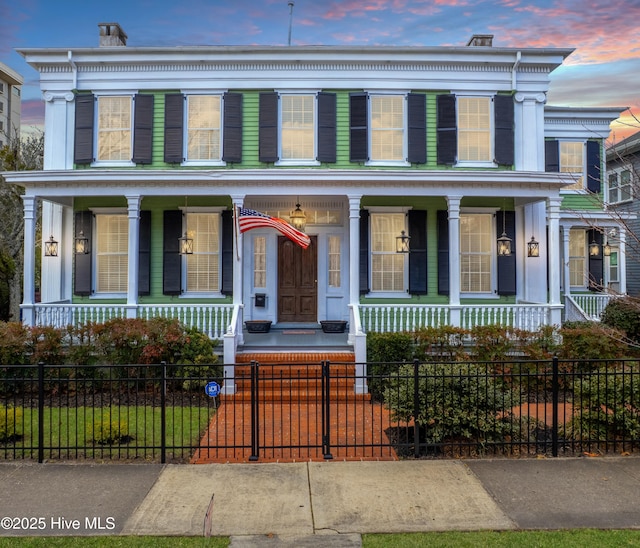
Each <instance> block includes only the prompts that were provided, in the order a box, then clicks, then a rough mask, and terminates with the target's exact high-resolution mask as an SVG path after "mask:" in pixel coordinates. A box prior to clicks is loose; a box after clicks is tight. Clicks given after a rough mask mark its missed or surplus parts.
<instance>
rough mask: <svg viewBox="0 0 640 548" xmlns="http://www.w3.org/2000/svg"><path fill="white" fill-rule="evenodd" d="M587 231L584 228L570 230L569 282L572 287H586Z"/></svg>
mask: <svg viewBox="0 0 640 548" xmlns="http://www.w3.org/2000/svg"><path fill="white" fill-rule="evenodd" d="M586 273H587V233H586V231H585V230H583V229H579V228H572V229H571V230H570V231H569V283H570V285H571V287H581V288H584V287H586V285H587V283H586V280H587V274H586Z"/></svg>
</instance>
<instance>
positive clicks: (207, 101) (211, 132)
mask: <svg viewBox="0 0 640 548" xmlns="http://www.w3.org/2000/svg"><path fill="white" fill-rule="evenodd" d="M220 104H221V101H220V96H219V95H192V96H190V97H189V98H188V107H187V108H188V112H187V127H188V129H187V143H188V144H187V158H188V159H189V160H219V159H220Z"/></svg>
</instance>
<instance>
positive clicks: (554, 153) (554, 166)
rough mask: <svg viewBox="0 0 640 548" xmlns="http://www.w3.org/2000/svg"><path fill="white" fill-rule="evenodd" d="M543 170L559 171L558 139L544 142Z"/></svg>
mask: <svg viewBox="0 0 640 548" xmlns="http://www.w3.org/2000/svg"><path fill="white" fill-rule="evenodd" d="M544 170H545V171H547V172H554V173H558V172H559V171H560V143H558V141H555V140H552V141H545V142H544Z"/></svg>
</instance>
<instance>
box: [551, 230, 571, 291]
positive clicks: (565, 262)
mask: <svg viewBox="0 0 640 548" xmlns="http://www.w3.org/2000/svg"><path fill="white" fill-rule="evenodd" d="M570 232H571V227H570V226H569V225H562V233H561V234H560V238H562V268H561V271H560V272H559V273H558V274H559V275H560V276H562V282H563V285H564V294H565V295H571V272H570V270H569V234H570ZM549 237H551V235H549Z"/></svg>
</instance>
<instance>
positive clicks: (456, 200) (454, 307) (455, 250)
mask: <svg viewBox="0 0 640 548" xmlns="http://www.w3.org/2000/svg"><path fill="white" fill-rule="evenodd" d="M461 200H462V196H447V204H448V209H449V310H450V312H449V322H450V323H451V325H453V326H460V324H461V322H460V320H461V318H460V310H461V306H460V261H459V260H458V257H460V201H461Z"/></svg>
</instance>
